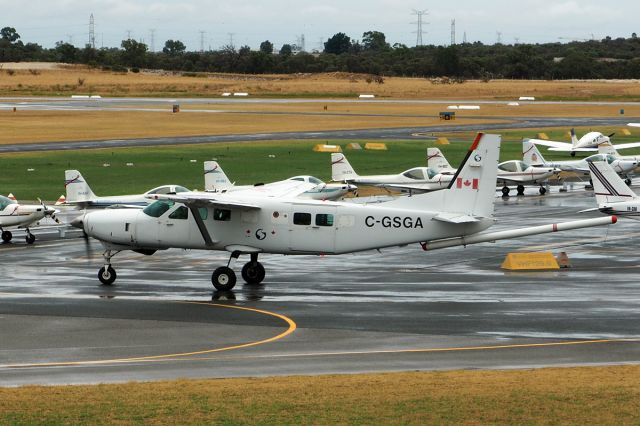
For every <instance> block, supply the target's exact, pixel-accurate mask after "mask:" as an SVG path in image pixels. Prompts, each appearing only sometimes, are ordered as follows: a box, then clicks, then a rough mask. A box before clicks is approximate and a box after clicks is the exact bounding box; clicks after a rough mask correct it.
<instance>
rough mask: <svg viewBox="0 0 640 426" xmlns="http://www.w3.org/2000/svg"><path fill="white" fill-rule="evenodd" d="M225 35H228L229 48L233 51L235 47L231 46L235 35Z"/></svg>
mask: <svg viewBox="0 0 640 426" xmlns="http://www.w3.org/2000/svg"><path fill="white" fill-rule="evenodd" d="M227 34H229V46H231V48H232V49H233V48H235V46H234V45H233V35H234V34H235V33H227Z"/></svg>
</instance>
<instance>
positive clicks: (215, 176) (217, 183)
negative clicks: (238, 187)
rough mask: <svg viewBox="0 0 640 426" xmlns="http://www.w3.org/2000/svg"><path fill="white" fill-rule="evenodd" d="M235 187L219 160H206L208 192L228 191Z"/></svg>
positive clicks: (205, 172) (205, 183) (206, 187)
mask: <svg viewBox="0 0 640 426" xmlns="http://www.w3.org/2000/svg"><path fill="white" fill-rule="evenodd" d="M232 187H233V182H231V181H230V180H229V178H228V177H227V175H226V174H225V172H224V171H223V170H222V167H220V165H219V164H218V162H217V161H205V162H204V190H205V191H208V192H221V191H226V190H228V189H230V188H232Z"/></svg>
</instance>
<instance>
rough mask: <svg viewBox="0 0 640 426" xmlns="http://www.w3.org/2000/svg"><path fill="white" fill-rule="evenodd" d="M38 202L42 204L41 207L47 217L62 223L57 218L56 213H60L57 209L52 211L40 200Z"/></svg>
mask: <svg viewBox="0 0 640 426" xmlns="http://www.w3.org/2000/svg"><path fill="white" fill-rule="evenodd" d="M38 202H39V203H40V205H41V206H42V209H43V210H44V215H45V217H46V216H49V217H50V218H51V219H53V220H54V221H55V222H56V223H60V220H59V219H58V218H57V217H56V213H57V212H58V211H57V210H56V209H50V208H49V207H47V206H46V205H45V204H44V202H43V201H42V200H41V199H40V198H38Z"/></svg>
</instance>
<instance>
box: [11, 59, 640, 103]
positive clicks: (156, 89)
mask: <svg viewBox="0 0 640 426" xmlns="http://www.w3.org/2000/svg"><path fill="white" fill-rule="evenodd" d="M80 80H82V84H80ZM222 92H249V93H251V94H254V95H264V94H268V95H282V96H292V95H293V96H317V95H319V94H321V95H324V96H344V95H346V94H359V93H370V94H375V95H376V96H378V97H386V98H402V99H500V100H513V99H517V98H518V97H519V96H535V97H538V98H540V97H553V98H571V99H594V98H595V99H625V98H633V99H640V84H638V82H637V81H628V80H627V81H527V80H493V81H491V82H488V83H485V82H482V81H467V82H466V83H464V84H452V85H442V84H432V83H431V82H430V81H429V80H427V79H424V78H398V77H387V78H385V82H384V84H376V83H367V82H366V76H365V75H358V74H346V73H329V74H295V75H239V74H202V75H200V76H198V77H183V76H181V75H177V74H176V75H174V74H172V73H147V72H142V73H138V74H134V73H129V74H119V73H113V72H103V71H100V70H96V69H88V68H86V67H81V66H68V67H65V68H63V69H53V70H51V69H38V70H33V72H31V71H29V70H25V69H19V70H15V71H14V74H13V75H9V74H7V72H6V70H5V71H4V72H1V73H0V95H4V96H6V95H29V94H57V95H67V94H71V93H87V94H88V93H91V94H99V95H102V96H159V95H163V96H178V97H179V96H219V95H220V94H221V93H222Z"/></svg>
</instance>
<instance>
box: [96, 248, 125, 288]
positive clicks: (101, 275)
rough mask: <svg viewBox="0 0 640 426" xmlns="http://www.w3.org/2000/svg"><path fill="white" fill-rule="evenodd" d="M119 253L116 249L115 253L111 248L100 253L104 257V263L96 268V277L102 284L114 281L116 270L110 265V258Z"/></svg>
mask: <svg viewBox="0 0 640 426" xmlns="http://www.w3.org/2000/svg"><path fill="white" fill-rule="evenodd" d="M118 253H120V252H119V251H116V252H115V253H114V252H112V251H111V250H106V251H105V252H104V253H102V257H104V261H105V265H104V266H103V267H102V268H100V269H99V270H98V279H99V280H100V282H101V283H102V284H104V285H111V284H113V283H114V282H115V280H116V278H117V275H116V270H115V269H113V266H111V258H112V257H113V256H115V255H116V254H118Z"/></svg>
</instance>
